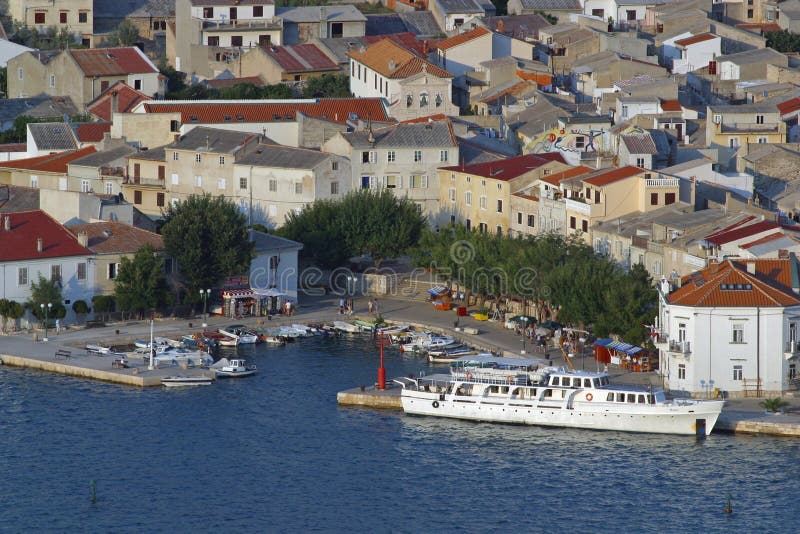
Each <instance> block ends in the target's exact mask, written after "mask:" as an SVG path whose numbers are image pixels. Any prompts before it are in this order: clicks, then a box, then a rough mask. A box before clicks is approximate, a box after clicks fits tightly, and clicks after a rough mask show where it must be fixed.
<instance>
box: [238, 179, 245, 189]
mask: <svg viewBox="0 0 800 534" xmlns="http://www.w3.org/2000/svg"><path fill="white" fill-rule="evenodd" d="M239 189H247V178H239Z"/></svg>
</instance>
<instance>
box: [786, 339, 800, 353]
mask: <svg viewBox="0 0 800 534" xmlns="http://www.w3.org/2000/svg"><path fill="white" fill-rule="evenodd" d="M784 352H787V353H788V352H791V353H795V352H800V341H787V342H786V350H785V351H784Z"/></svg>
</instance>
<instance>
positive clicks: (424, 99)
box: [419, 93, 428, 108]
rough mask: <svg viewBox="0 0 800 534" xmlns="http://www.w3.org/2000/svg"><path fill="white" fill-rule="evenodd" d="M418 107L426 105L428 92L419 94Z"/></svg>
mask: <svg viewBox="0 0 800 534" xmlns="http://www.w3.org/2000/svg"><path fill="white" fill-rule="evenodd" d="M419 107H421V108H426V107H428V93H422V94H421V95H419Z"/></svg>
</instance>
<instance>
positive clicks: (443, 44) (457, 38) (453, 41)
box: [436, 27, 492, 50]
mask: <svg viewBox="0 0 800 534" xmlns="http://www.w3.org/2000/svg"><path fill="white" fill-rule="evenodd" d="M491 33H492V32H490V31H489V30H487V29H486V28H483V27H478V28H475V29H474V30H470V31H468V32H464V33H459V34H457V35H454V36H452V37H448V38H447V39H442V40H441V41H439V43H438V44H437V45H436V48H438V49H439V50H447V49H450V48H453V47H456V46H458V45H460V44H464V43H466V42H468V41H472V40H473V39H477V38H478V37H483V36H484V35H490V34H491Z"/></svg>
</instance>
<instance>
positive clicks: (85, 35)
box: [8, 0, 94, 47]
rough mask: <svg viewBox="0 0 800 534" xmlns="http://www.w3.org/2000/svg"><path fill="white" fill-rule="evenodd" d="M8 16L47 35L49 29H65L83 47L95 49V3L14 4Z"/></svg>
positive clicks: (33, 0) (25, 0)
mask: <svg viewBox="0 0 800 534" xmlns="http://www.w3.org/2000/svg"><path fill="white" fill-rule="evenodd" d="M8 14H9V15H10V16H11V18H12V19H13V20H14V21H16V22H19V23H20V24H21V25H24V26H27V27H28V28H33V29H36V30H37V31H39V33H44V32H45V31H46V30H47V29H48V28H50V27H55V28H56V29H58V30H61V29H62V28H66V29H67V30H69V32H70V33H72V34H74V35H75V40H76V41H77V42H79V43H81V44H82V45H83V46H87V47H88V46H93V37H92V36H93V34H94V3H93V1H92V0H58V1H56V0H53V1H51V2H42V1H41V0H14V1H13V2H8Z"/></svg>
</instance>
